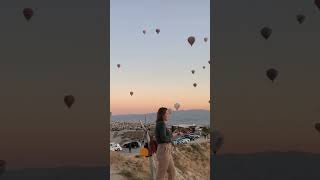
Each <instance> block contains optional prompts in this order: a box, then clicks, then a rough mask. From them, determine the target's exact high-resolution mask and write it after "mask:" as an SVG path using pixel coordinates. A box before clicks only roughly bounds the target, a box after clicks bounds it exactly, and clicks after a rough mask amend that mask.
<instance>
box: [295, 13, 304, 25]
mask: <svg viewBox="0 0 320 180" xmlns="http://www.w3.org/2000/svg"><path fill="white" fill-rule="evenodd" d="M305 19H306V16H304V15H302V14H299V15H297V21H298V22H299V24H302V23H303V22H304V20H305Z"/></svg>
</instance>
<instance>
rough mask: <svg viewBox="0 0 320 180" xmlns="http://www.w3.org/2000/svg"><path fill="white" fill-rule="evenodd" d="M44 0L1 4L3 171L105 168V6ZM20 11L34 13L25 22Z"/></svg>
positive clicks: (0, 140) (0, 139) (0, 131)
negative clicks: (69, 100) (70, 98)
mask: <svg viewBox="0 0 320 180" xmlns="http://www.w3.org/2000/svg"><path fill="white" fill-rule="evenodd" d="M46 2H47V3H44V1H41V2H39V1H29V2H28V3H26V2H22V1H1V2H0V7H1V8H0V21H1V22H2V25H1V28H0V39H1V41H0V49H1V53H0V59H1V61H0V82H1V93H0V99H1V101H0V106H1V109H0V119H1V125H0V156H1V157H0V159H4V160H6V161H7V164H8V169H9V170H11V169H15V168H39V167H42V168H46V167H58V166H72V167H74V166H86V165H88V166H91V165H97V166H105V164H106V151H105V148H104V147H105V144H106V142H107V138H106V133H105V129H106V114H107V113H106V112H107V111H106V93H105V92H106V82H107V76H106V75H107V70H108V69H107V68H106V67H107V63H108V62H106V61H105V59H107V57H108V54H107V51H106V49H107V43H106V23H104V22H103V21H105V20H106V17H105V14H106V13H105V12H106V10H105V9H106V8H101V6H103V5H104V3H102V1H98V0H94V1H90V3H89V2H87V1H81V0H80V1H79V0H76V1H74V0H70V1H68V2H66V1H64V0H63V1H61V0H55V1H51V0H50V2H49V1H46ZM25 6H26V7H32V8H33V7H37V8H38V9H37V11H36V12H35V15H34V16H33V18H32V19H31V21H30V22H29V23H28V22H27V21H26V20H25V19H24V17H23V16H22V13H21V11H22V8H21V7H25ZM83 12H86V13H83ZM67 94H72V95H74V96H75V99H76V100H75V103H74V105H73V106H72V108H71V109H68V108H67V107H66V106H65V104H64V102H63V98H64V96H65V95H67ZM101 173H104V172H101Z"/></svg>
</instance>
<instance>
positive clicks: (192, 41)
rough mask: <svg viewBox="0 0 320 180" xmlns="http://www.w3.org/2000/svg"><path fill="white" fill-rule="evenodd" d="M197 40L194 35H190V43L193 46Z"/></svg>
mask: <svg viewBox="0 0 320 180" xmlns="http://www.w3.org/2000/svg"><path fill="white" fill-rule="evenodd" d="M195 41H196V38H195V37H193V36H190V37H188V42H189V44H190V45H191V46H192V45H193V44H194V42H195Z"/></svg>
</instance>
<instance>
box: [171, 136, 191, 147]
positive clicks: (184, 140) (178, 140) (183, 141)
mask: <svg viewBox="0 0 320 180" xmlns="http://www.w3.org/2000/svg"><path fill="white" fill-rule="evenodd" d="M188 142H190V139H188V138H185V137H184V136H179V137H177V138H176V139H175V140H173V144H174V145H177V144H186V143H188Z"/></svg>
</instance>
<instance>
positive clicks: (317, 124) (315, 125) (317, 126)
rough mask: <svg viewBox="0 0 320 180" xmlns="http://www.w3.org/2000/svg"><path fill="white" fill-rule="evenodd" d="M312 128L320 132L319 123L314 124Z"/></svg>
mask: <svg viewBox="0 0 320 180" xmlns="http://www.w3.org/2000/svg"><path fill="white" fill-rule="evenodd" d="M314 128H316V130H317V131H318V132H320V123H315V124H314Z"/></svg>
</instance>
